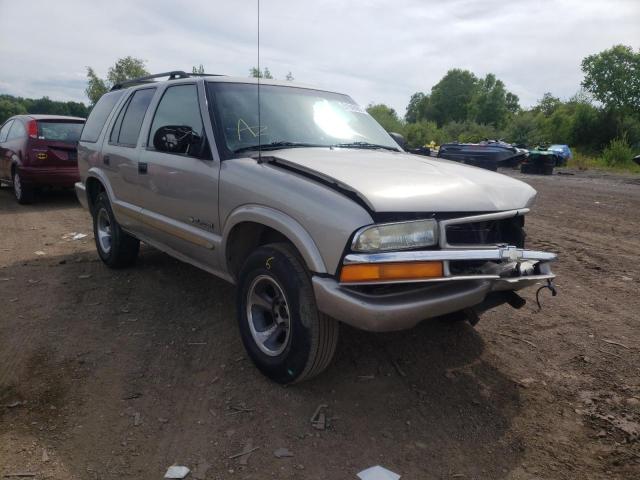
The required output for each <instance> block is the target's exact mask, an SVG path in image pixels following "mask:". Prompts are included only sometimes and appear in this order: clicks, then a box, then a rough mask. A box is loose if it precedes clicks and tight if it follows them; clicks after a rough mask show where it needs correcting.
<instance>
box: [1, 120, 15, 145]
mask: <svg viewBox="0 0 640 480" xmlns="http://www.w3.org/2000/svg"><path fill="white" fill-rule="evenodd" d="M12 123H13V120H9V121H8V122H7V123H5V124H4V126H3V127H2V128H1V129H0V142H4V141H5V140H6V139H7V135H9V129H10V128H11V124H12Z"/></svg>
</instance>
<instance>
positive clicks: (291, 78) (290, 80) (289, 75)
mask: <svg viewBox="0 0 640 480" xmlns="http://www.w3.org/2000/svg"><path fill="white" fill-rule="evenodd" d="M284 79H285V80H286V81H287V82H293V74H292V73H291V72H289V73H287V76H286V77H284Z"/></svg>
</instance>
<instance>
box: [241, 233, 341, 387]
mask: <svg viewBox="0 0 640 480" xmlns="http://www.w3.org/2000/svg"><path fill="white" fill-rule="evenodd" d="M239 278H240V280H239V282H238V290H237V302H236V304H237V309H238V312H237V315H238V324H239V327H240V335H241V337H242V342H243V344H244V346H245V348H246V350H247V352H248V353H249V356H250V357H251V360H252V361H253V363H254V364H255V365H256V366H257V367H258V369H259V370H260V371H261V372H262V373H263V374H264V375H266V376H267V377H269V378H270V379H272V380H274V381H276V382H278V383H283V384H286V383H294V382H300V381H302V380H306V379H309V378H312V377H314V376H316V375H318V374H319V373H321V372H322V371H323V370H324V369H325V368H326V367H327V366H328V365H329V363H330V362H331V359H332V358H333V354H334V352H335V349H336V344H337V341H338V323H337V322H336V321H335V320H333V319H332V318H330V317H328V316H326V315H324V314H323V313H321V312H319V311H318V309H317V308H316V303H315V297H314V295H313V288H312V286H311V279H310V277H309V273H308V272H307V270H306V268H305V266H304V264H303V261H302V260H301V259H300V258H299V256H298V254H297V252H296V250H295V249H294V248H293V247H292V246H290V245H289V244H286V243H273V244H269V245H265V246H263V247H260V248H258V249H257V250H256V251H255V252H253V253H252V254H251V255H250V256H249V258H248V259H247V261H246V263H245V265H244V267H243V268H242V271H241V273H240V277H239Z"/></svg>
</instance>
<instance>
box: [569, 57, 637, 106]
mask: <svg viewBox="0 0 640 480" xmlns="http://www.w3.org/2000/svg"><path fill="white" fill-rule="evenodd" d="M581 66H582V71H583V72H584V80H583V81H582V86H583V87H584V88H585V89H586V90H587V91H588V92H590V93H591V94H592V95H593V97H594V98H595V99H596V100H598V101H599V102H602V104H603V105H604V106H605V107H607V108H610V109H615V110H622V111H634V110H635V111H638V110H640V50H639V51H638V52H634V51H633V48H631V47H628V46H626V45H615V46H613V47H612V48H610V49H608V50H604V51H602V52H600V53H597V54H594V55H589V56H588V57H586V58H585V59H584V60H582V64H581Z"/></svg>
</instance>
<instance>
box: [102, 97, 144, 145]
mask: <svg viewBox="0 0 640 480" xmlns="http://www.w3.org/2000/svg"><path fill="white" fill-rule="evenodd" d="M154 93H155V89H154V88H145V89H143V90H137V91H136V92H134V94H133V95H132V96H131V98H130V99H129V101H128V102H127V104H126V105H125V106H124V107H123V108H122V110H120V113H119V114H118V118H117V119H116V122H115V124H114V126H113V130H112V131H111V137H110V139H109V140H110V141H111V142H112V143H117V144H120V145H126V146H130V147H135V146H136V144H137V143H138V135H140V128H141V127H142V121H143V120H144V116H145V114H146V113H147V108H148V107H149V103H151V99H152V98H153V94H154Z"/></svg>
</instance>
